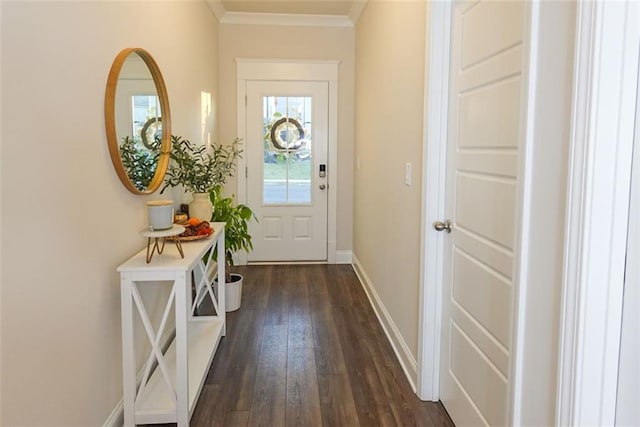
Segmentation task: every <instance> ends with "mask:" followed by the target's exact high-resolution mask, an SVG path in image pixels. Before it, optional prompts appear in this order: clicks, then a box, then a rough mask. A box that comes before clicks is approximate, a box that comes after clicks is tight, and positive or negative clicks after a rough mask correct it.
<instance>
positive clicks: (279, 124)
mask: <svg viewBox="0 0 640 427" xmlns="http://www.w3.org/2000/svg"><path fill="white" fill-rule="evenodd" d="M269 139H270V140H271V143H272V144H273V146H274V147H276V148H278V149H280V150H297V149H299V148H300V147H302V146H303V145H304V128H303V127H302V125H301V124H300V122H299V121H297V120H296V119H293V118H291V117H283V118H281V119H279V120H277V121H275V122H274V123H273V125H272V126H271V133H270V137H269Z"/></svg>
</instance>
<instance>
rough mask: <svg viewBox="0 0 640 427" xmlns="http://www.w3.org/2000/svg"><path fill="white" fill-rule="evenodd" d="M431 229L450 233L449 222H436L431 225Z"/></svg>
mask: <svg viewBox="0 0 640 427" xmlns="http://www.w3.org/2000/svg"><path fill="white" fill-rule="evenodd" d="M433 228H435V229H436V230H437V231H446V232H447V233H451V221H449V220H446V221H445V222H442V221H436V222H434V223H433Z"/></svg>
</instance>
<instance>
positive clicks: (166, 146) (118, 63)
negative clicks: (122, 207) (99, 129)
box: [104, 48, 171, 195]
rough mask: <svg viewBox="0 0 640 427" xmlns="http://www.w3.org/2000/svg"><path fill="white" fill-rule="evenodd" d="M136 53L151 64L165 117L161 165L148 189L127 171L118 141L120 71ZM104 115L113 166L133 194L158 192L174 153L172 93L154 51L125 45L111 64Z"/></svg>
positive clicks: (161, 109)
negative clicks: (170, 97)
mask: <svg viewBox="0 0 640 427" xmlns="http://www.w3.org/2000/svg"><path fill="white" fill-rule="evenodd" d="M132 54H136V55H138V56H139V57H140V58H141V59H142V60H143V61H144V63H145V64H146V65H147V68H148V69H149V72H150V73H151V77H152V78H153V83H154V85H155V87H156V92H157V94H158V98H159V101H160V111H161V118H162V140H161V143H160V156H159V157H158V166H157V167H156V171H155V174H154V175H153V178H152V179H151V182H150V183H149V185H148V186H147V188H146V190H144V191H142V190H139V189H138V188H136V187H135V186H134V185H133V183H132V182H131V180H130V179H129V176H128V175H127V171H126V170H125V168H124V166H123V164H122V159H121V157H120V145H119V141H118V134H117V132H116V120H115V116H116V111H115V110H116V106H115V104H116V88H117V86H118V79H119V77H120V71H121V70H122V67H123V65H124V63H125V61H126V60H127V58H128V57H129V55H132ZM104 118H105V126H106V130H107V143H108V144H109V154H110V155H111V162H112V163H113V167H114V168H115V170H116V173H117V174H118V177H119V178H120V181H122V184H123V185H124V186H125V187H126V188H127V190H129V191H131V192H132V193H133V194H139V195H144V194H151V193H153V192H155V191H156V190H157V189H158V188H160V185H161V184H162V180H163V179H164V175H165V173H166V172H167V167H168V166H169V154H170V153H171V112H170V110H169V96H168V95H167V88H166V86H165V84H164V79H163V78H162V73H160V68H159V67H158V64H156V61H155V60H154V59H153V57H152V56H151V54H150V53H149V52H147V51H146V50H144V49H141V48H127V49H123V50H122V51H121V52H120V53H119V54H118V56H116V58H115V59H114V60H113V65H111V70H110V71H109V77H108V78H107V89H106V93H105V98H104Z"/></svg>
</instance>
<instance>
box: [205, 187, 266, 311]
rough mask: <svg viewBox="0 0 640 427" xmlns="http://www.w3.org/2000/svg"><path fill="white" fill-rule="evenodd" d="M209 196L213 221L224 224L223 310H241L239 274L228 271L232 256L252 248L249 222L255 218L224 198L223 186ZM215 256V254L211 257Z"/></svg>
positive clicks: (249, 210)
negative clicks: (224, 287) (224, 285)
mask: <svg viewBox="0 0 640 427" xmlns="http://www.w3.org/2000/svg"><path fill="white" fill-rule="evenodd" d="M209 197H210V199H211V203H212V204H213V217H212V219H211V220H212V221H213V222H225V223H226V225H225V230H224V257H225V261H226V265H225V283H226V289H225V307H226V311H235V310H237V309H239V308H240V301H241V296H242V275H240V274H237V273H232V272H231V267H232V266H233V265H234V262H233V254H234V253H236V252H237V251H240V250H244V251H246V252H249V251H250V250H252V249H253V244H252V243H251V235H250V234H249V221H250V220H251V218H255V215H254V213H253V211H252V210H251V208H249V207H248V206H246V205H242V204H234V202H233V196H230V197H224V196H223V195H222V186H221V185H217V186H215V187H213V188H212V189H211V190H209ZM214 256H215V254H214Z"/></svg>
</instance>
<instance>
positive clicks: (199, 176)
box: [160, 135, 242, 221]
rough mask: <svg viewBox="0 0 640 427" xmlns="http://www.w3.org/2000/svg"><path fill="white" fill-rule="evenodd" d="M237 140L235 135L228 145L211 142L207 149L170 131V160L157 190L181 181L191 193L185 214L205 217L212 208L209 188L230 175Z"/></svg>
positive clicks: (236, 156)
mask: <svg viewBox="0 0 640 427" xmlns="http://www.w3.org/2000/svg"><path fill="white" fill-rule="evenodd" d="M240 142H241V139H240V138H236V139H234V140H233V142H232V143H231V145H226V146H225V145H222V144H212V146H211V149H208V148H207V147H206V146H204V145H196V144H193V143H191V142H189V140H187V139H182V138H181V137H179V136H175V135H171V160H172V163H171V164H170V165H169V168H168V169H167V173H166V175H165V184H164V187H162V190H160V193H163V192H164V190H165V189H166V188H167V187H176V186H178V185H182V186H183V187H184V189H185V190H186V191H189V192H191V193H193V201H192V202H191V203H190V204H189V215H190V216H191V217H197V218H199V219H201V220H207V221H209V220H210V219H211V214H212V209H213V207H212V205H211V202H210V199H209V190H211V189H212V188H215V187H216V186H222V185H224V184H225V183H226V182H227V178H229V177H232V176H234V174H235V171H236V160H237V159H238V157H240V155H241V154H242V150H241V149H240Z"/></svg>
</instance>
